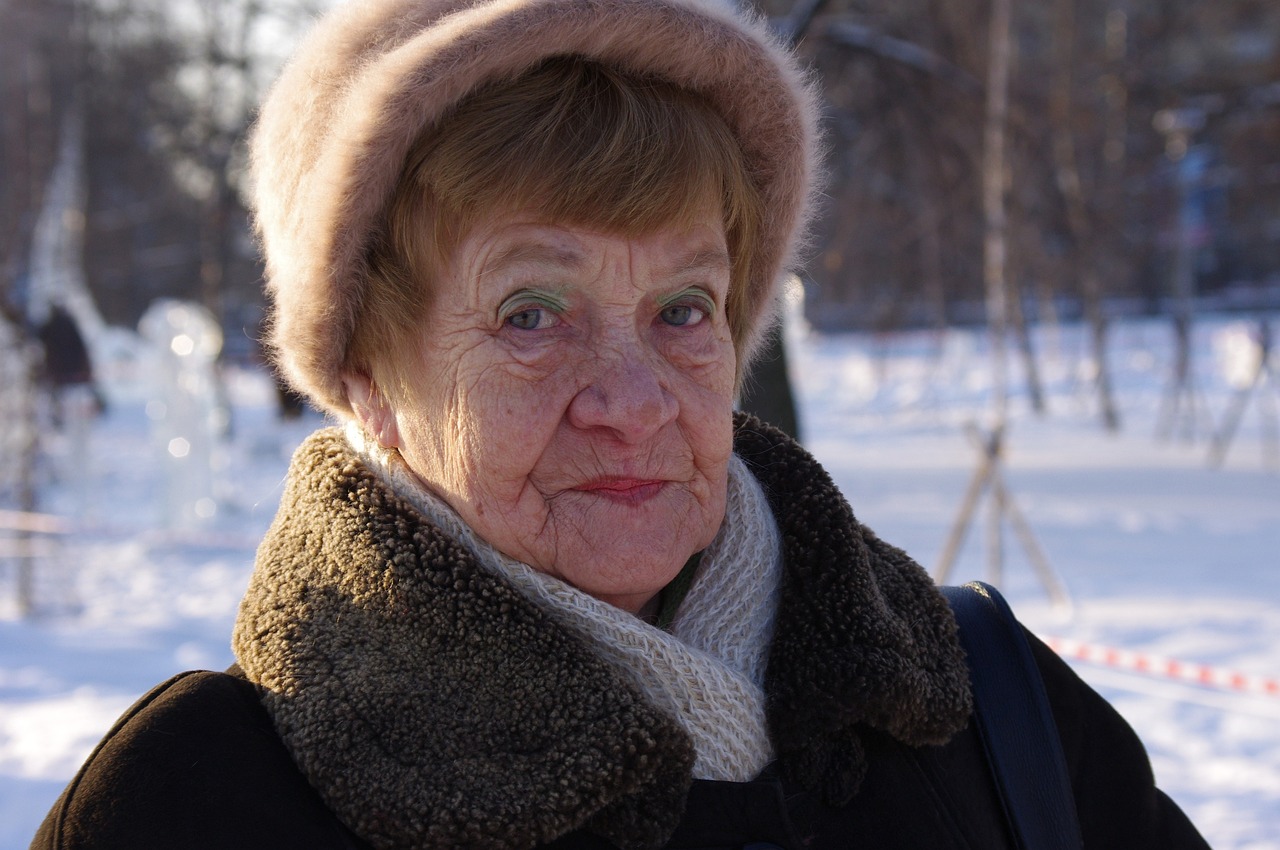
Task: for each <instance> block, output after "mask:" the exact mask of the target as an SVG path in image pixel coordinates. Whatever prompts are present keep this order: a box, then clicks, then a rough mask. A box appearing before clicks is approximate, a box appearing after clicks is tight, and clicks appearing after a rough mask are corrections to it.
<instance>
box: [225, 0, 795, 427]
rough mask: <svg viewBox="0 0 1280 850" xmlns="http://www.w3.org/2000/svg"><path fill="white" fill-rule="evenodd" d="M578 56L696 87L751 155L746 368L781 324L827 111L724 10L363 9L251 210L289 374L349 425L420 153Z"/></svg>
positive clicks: (657, 3)
mask: <svg viewBox="0 0 1280 850" xmlns="http://www.w3.org/2000/svg"><path fill="white" fill-rule="evenodd" d="M565 54H573V55H579V56H583V57H585V58H588V59H592V60H595V61H597V62H600V63H602V64H606V65H610V66H614V67H617V68H619V69H621V70H624V71H629V72H631V73H636V74H643V75H649V76H656V77H660V78H664V79H667V80H669V81H671V82H672V83H674V84H676V85H678V86H681V87H683V88H686V89H689V90H691V91H696V92H699V93H700V94H701V95H702V96H703V97H705V98H706V99H707V101H708V102H709V103H710V104H711V105H712V107H713V108H715V109H716V110H717V111H718V112H719V113H720V114H721V116H722V117H723V118H724V119H725V122H726V123H727V124H728V126H729V128H730V129H731V130H732V131H733V133H734V134H735V136H736V137H737V139H738V142H739V144H740V145H741V147H742V150H743V153H744V155H745V157H746V161H747V165H748V168H749V170H750V174H751V175H752V177H753V179H754V180H755V181H757V184H758V187H759V189H760V192H761V196H762V198H763V201H764V207H765V220H764V223H763V224H764V226H763V228H762V232H761V234H760V238H759V244H758V245H757V246H756V258H755V263H753V273H752V279H751V281H750V286H751V287H752V288H753V289H754V290H755V295H756V297H755V298H753V299H752V303H753V304H755V305H756V307H755V309H756V316H755V321H754V322H753V324H752V326H751V330H750V332H749V333H750V338H749V339H746V340H739V345H740V349H741V350H743V351H744V352H745V353H746V358H747V361H748V362H749V360H750V357H751V356H752V354H753V353H754V352H755V350H756V349H757V348H758V347H759V343H760V341H761V340H762V339H763V337H764V336H765V333H766V332H767V331H768V329H769V325H770V323H771V322H772V320H773V318H774V316H775V313H776V302H777V299H778V295H779V293H780V290H781V287H782V280H783V277H784V274H785V269H786V267H787V265H788V264H789V263H791V262H792V261H794V259H795V256H794V255H795V252H796V250H797V244H798V241H799V239H800V234H801V233H802V231H803V229H804V225H805V223H806V218H807V216H808V213H809V207H810V206H811V193H812V191H813V183H814V172H815V169H816V161H817V158H818V156H817V154H818V142H817V114H818V108H817V105H816V103H817V101H816V95H815V93H814V89H813V87H812V85H811V84H810V83H809V81H808V79H807V78H806V75H805V74H804V73H803V72H802V71H801V70H800V68H799V66H798V65H797V64H796V62H795V60H794V59H793V58H792V56H791V54H790V52H789V51H788V49H787V48H786V47H784V46H782V44H781V43H780V42H779V41H778V40H777V39H776V38H775V37H774V36H773V35H772V34H771V32H770V30H769V29H768V25H767V24H766V23H765V22H764V21H763V20H761V19H759V18H756V17H748V16H746V15H743V14H741V13H738V12H735V11H734V10H733V9H732V8H730V7H729V6H727V5H725V4H723V3H722V2H717V0H355V1H354V2H350V3H347V4H346V5H344V6H342V7H340V8H338V9H337V10H336V11H334V12H332V13H331V14H329V15H328V16H326V17H325V18H323V19H322V20H321V21H320V23H319V24H318V25H317V26H316V28H315V29H314V30H313V31H312V33H311V34H310V35H309V36H308V37H307V39H306V40H305V41H304V42H303V44H302V45H301V47H300V49H299V50H298V52H297V54H296V55H295V56H294V58H293V60H292V61H291V62H290V63H289V64H288V65H287V66H286V68H285V70H284V72H283V73H282V75H281V77H280V79H279V80H278V81H277V82H276V84H275V86H274V87H273V88H272V90H271V92H270V94H269V95H268V97H267V99H266V101H265V103H264V104H263V107H262V111H261V114H260V116H259V119H258V123H257V125H256V127H255V129H254V132H253V135H252V138H251V142H250V146H251V153H252V178H253V187H254V188H253V207H254V212H255V216H256V224H257V228H258V233H259V236H260V238H261V240H262V245H263V250H264V252H265V255H266V263H267V289H268V292H269V293H270V295H271V298H272V300H273V302H274V315H273V322H272V328H271V340H270V341H271V345H272V347H273V348H274V351H275V358H276V362H277V365H278V367H279V368H280V370H281V371H282V373H283V374H284V376H285V377H286V378H287V379H288V381H289V382H290V383H291V384H293V386H294V387H295V388H297V389H298V390H300V391H302V392H303V393H305V394H306V395H308V396H310V397H311V399H312V400H313V401H314V402H316V403H317V404H319V405H320V406H321V407H322V408H324V409H326V410H328V411H329V412H331V413H334V414H337V415H338V416H340V417H343V418H346V417H348V416H349V415H350V410H351V409H350V405H349V404H348V402H347V399H346V394H345V391H344V389H343V384H342V380H341V370H342V368H343V363H344V358H345V354H346V350H347V346H348V343H349V342H350V339H351V334H352V330H353V328H354V326H355V321H356V316H357V315H358V312H359V310H360V304H361V299H362V296H363V287H364V281H365V280H366V263H367V259H366V258H367V255H368V251H369V247H370V240H371V237H372V236H373V234H374V233H376V232H377V230H378V228H379V226H380V224H381V220H382V217H383V216H384V215H385V214H386V208H387V204H388V201H389V200H390V198H391V195H392V192H393V190H394V188H395V186H396V183H397V181H398V180H399V179H400V175H401V172H402V169H403V166H404V162H405V158H406V156H407V153H408V151H409V149H410V147H411V146H412V145H413V144H414V142H415V141H416V140H417V138H418V137H419V136H420V135H421V134H422V133H423V132H424V131H426V130H428V129H429V128H430V127H431V126H433V125H434V124H435V123H436V122H437V121H438V120H439V119H440V118H441V117H442V116H443V115H444V114H445V113H446V112H447V111H448V110H449V109H450V107H452V106H453V105H454V104H456V103H457V102H458V101H459V100H461V99H462V98H465V97H466V96H467V95H468V94H470V93H471V92H473V91H475V90H476V89H477V88H478V87H480V86H481V85H483V84H485V83H489V82H492V81H494V80H501V79H510V78H514V77H515V76H518V75H519V74H520V73H522V72H523V71H525V70H528V69H530V68H532V67H533V66H535V65H537V64H538V63H539V62H541V61H542V60H543V59H545V58H548V57H550V56H554V55H565Z"/></svg>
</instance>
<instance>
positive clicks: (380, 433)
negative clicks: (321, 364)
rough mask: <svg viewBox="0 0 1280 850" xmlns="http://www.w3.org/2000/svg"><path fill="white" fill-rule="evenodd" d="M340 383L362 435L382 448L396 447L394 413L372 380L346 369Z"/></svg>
mask: <svg viewBox="0 0 1280 850" xmlns="http://www.w3.org/2000/svg"><path fill="white" fill-rule="evenodd" d="M342 385H343V387H345V388H346V391H347V401H348V402H349V403H350V404H351V412H352V413H354V414H355V417H356V421H357V422H359V423H360V427H361V428H362V429H363V430H364V432H365V433H366V434H368V435H369V436H371V437H373V438H374V439H375V440H377V441H378V445H380V446H382V447H383V448H384V449H394V448H399V446H400V431H399V429H398V428H396V413H395V411H394V410H392V409H391V404H390V403H389V402H388V401H387V400H386V398H385V397H384V396H383V395H382V393H381V392H379V391H378V388H377V387H376V386H374V383H373V379H372V378H370V377H369V376H368V375H362V374H360V373H358V372H347V373H345V374H344V375H343V376H342Z"/></svg>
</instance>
